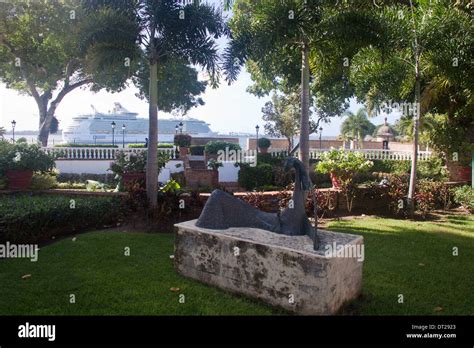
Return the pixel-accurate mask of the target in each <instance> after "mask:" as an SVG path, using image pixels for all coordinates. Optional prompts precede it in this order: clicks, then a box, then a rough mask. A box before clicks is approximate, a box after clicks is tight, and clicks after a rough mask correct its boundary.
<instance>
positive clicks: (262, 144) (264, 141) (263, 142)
mask: <svg viewBox="0 0 474 348" xmlns="http://www.w3.org/2000/svg"><path fill="white" fill-rule="evenodd" d="M257 145H258V147H259V148H261V149H268V148H269V147H270V146H271V145H272V142H271V141H270V139H268V138H265V137H264V138H260V139H258V141H257Z"/></svg>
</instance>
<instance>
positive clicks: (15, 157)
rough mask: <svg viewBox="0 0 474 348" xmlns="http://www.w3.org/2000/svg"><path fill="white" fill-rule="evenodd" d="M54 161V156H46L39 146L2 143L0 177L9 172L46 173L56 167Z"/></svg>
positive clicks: (0, 149) (0, 145)
mask: <svg viewBox="0 0 474 348" xmlns="http://www.w3.org/2000/svg"><path fill="white" fill-rule="evenodd" d="M54 159H55V158H54V156H50V155H48V154H46V153H45V152H44V151H43V150H41V148H40V147H39V146H38V145H28V144H26V143H15V144H10V143H7V142H6V141H0V175H2V174H4V173H5V172H6V171H8V170H32V171H34V172H42V173H46V172H49V171H51V170H52V169H53V168H54V167H55V162H54Z"/></svg>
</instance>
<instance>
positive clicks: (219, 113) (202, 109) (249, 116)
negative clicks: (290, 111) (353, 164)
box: [0, 0, 396, 136]
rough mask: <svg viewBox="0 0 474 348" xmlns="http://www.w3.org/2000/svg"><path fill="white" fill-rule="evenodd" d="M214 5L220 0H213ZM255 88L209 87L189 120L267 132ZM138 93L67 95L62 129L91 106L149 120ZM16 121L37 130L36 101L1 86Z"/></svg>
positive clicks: (243, 79)
mask: <svg viewBox="0 0 474 348" xmlns="http://www.w3.org/2000/svg"><path fill="white" fill-rule="evenodd" d="M213 1H214V2H217V1H220V0H211V2H213ZM218 44H219V48H220V49H222V48H223V47H225V44H226V42H225V40H219V42H218ZM251 84H252V81H251V79H250V75H249V74H248V73H247V72H245V71H243V72H241V74H240V75H239V77H238V79H237V81H235V82H234V83H233V84H232V85H230V86H229V85H227V83H226V82H225V81H222V83H221V84H220V86H219V88H217V89H212V88H210V87H208V88H207V89H206V91H205V93H204V94H202V95H201V97H202V99H203V100H204V102H205V105H203V106H199V107H197V108H193V109H191V110H190V111H189V112H188V113H187V116H188V117H193V118H197V119H200V120H203V121H205V122H207V123H209V124H210V128H211V129H212V130H213V131H214V132H219V133H228V132H245V133H254V132H255V126H256V125H257V124H258V125H259V126H260V127H261V128H262V129H263V125H264V122H263V121H262V112H261V109H262V107H263V106H264V104H265V102H267V101H269V100H270V97H263V98H258V97H255V96H253V95H252V94H250V93H247V92H246V88H247V87H248V86H249V85H251ZM136 93H137V89H136V88H135V87H134V86H133V85H131V86H130V87H129V88H127V89H126V90H124V91H122V92H120V93H107V92H105V91H101V92H98V93H92V92H91V91H89V90H88V89H87V88H83V89H76V90H74V91H72V92H71V93H69V94H68V95H66V97H65V98H64V99H63V100H62V102H61V103H60V104H59V107H58V108H57V111H56V117H57V118H58V120H59V122H60V123H59V128H60V129H62V128H64V127H65V126H66V125H67V124H68V123H69V122H70V120H71V118H72V117H74V116H77V115H78V114H84V113H85V114H87V113H91V112H92V108H91V104H92V105H94V107H95V108H96V109H98V110H99V111H101V112H107V111H109V110H111V109H112V108H113V103H114V102H120V103H121V104H122V106H123V107H125V108H126V109H128V110H130V111H133V112H137V113H138V114H139V117H148V105H147V103H146V100H141V99H139V98H137V97H136V96H135V94H136ZM360 107H362V105H360V104H357V103H356V102H355V101H354V100H351V101H350V108H349V110H350V111H352V112H356V111H357V110H358V109H359V108H360ZM158 117H159V118H170V117H172V115H171V114H167V113H164V112H159V113H158ZM13 119H14V120H15V121H16V128H15V129H16V130H37V129H38V123H39V116H38V109H37V106H36V103H35V101H34V99H33V97H30V96H26V95H20V94H19V93H18V92H17V91H15V90H10V89H7V88H6V87H5V85H3V84H1V83H0V126H2V127H5V128H6V129H7V130H10V129H11V121H12V120H13ZM395 119H396V117H395V116H389V123H393V122H394V121H395ZM383 120H384V116H383V115H381V116H378V117H375V118H372V119H371V122H372V123H374V124H376V125H377V124H381V123H383ZM342 121H343V118H342V117H334V118H332V119H331V122H330V123H329V124H323V125H322V126H323V136H337V135H338V134H339V129H340V126H341V123H342Z"/></svg>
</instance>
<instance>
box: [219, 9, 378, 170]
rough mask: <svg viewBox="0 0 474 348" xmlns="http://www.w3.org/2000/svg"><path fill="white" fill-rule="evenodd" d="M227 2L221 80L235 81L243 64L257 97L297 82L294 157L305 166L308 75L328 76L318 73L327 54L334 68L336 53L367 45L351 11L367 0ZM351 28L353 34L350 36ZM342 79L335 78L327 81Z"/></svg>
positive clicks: (365, 34)
mask: <svg viewBox="0 0 474 348" xmlns="http://www.w3.org/2000/svg"><path fill="white" fill-rule="evenodd" d="M232 2H233V3H234V17H233V18H232V20H231V22H230V27H231V31H232V40H231V42H230V45H229V46H228V48H227V49H226V52H225V58H226V59H225V70H226V72H227V79H228V81H233V80H235V79H236V77H237V75H238V73H239V71H240V69H241V66H242V65H244V64H246V65H247V69H248V70H249V71H250V73H251V75H252V79H253V80H254V82H256V84H257V85H258V86H257V87H255V88H254V89H250V90H251V91H252V93H255V94H257V95H260V96H261V95H264V94H266V93H268V92H269V90H272V89H273V90H275V89H276V90H278V89H280V88H282V91H283V92H287V91H288V89H294V88H295V87H296V86H298V85H299V86H300V90H301V95H300V103H301V116H300V125H299V126H300V132H299V133H300V140H299V147H300V151H299V157H300V160H301V161H302V162H303V164H304V165H305V168H306V169H307V170H308V168H309V134H310V131H311V130H310V120H309V117H310V104H311V100H312V96H311V95H310V80H311V81H315V80H318V81H320V80H321V79H324V78H327V76H326V75H331V74H327V72H325V73H326V74H325V73H322V71H323V70H324V66H327V65H328V62H329V60H330V58H329V57H331V58H333V59H331V62H330V63H331V64H334V65H335V66H336V65H337V66H338V67H339V68H338V69H340V66H341V64H340V61H341V59H342V57H345V58H347V57H351V54H352V53H351V52H352V50H353V49H354V47H356V46H360V45H362V46H363V45H365V44H367V40H368V38H369V37H370V35H368V33H369V32H370V30H372V29H371V27H370V25H368V23H369V21H368V20H361V18H362V11H360V12H357V11H359V10H360V9H362V8H364V9H365V8H369V6H367V4H366V3H367V1H365V2H363V1H357V6H353V3H351V4H350V5H349V4H347V3H346V2H343V1H322V0H312V1H300V0H282V1H275V0H260V1H245V0H241V1H235V2H234V1H227V2H226V3H227V4H229V3H232ZM372 7H373V6H370V8H372ZM364 18H366V17H364ZM360 28H363V30H360ZM368 29H370V30H368ZM355 32H357V35H354V33H355ZM348 37H350V39H348ZM342 42H344V43H343V44H342ZM342 52H344V54H343V55H342V56H341V55H340V54H341V53H342ZM336 55H337V58H336V59H334V58H335V56H336ZM347 59H348V58H347ZM335 61H337V63H334V62H335ZM331 66H332V65H331ZM337 71H338V72H339V70H337ZM318 74H319V75H318ZM321 75H324V76H321ZM339 77H340V76H339ZM342 80H343V79H341V78H339V79H338V80H337V82H334V84H332V86H333V87H334V85H336V84H338V83H341V81H342ZM346 89H347V88H346ZM332 92H334V91H332ZM313 94H314V93H313ZM333 94H334V93H333ZM326 99H330V98H326ZM331 99H333V100H334V98H331ZM325 102H327V100H325ZM327 104H331V103H327ZM334 104H335V103H334ZM338 104H339V103H338Z"/></svg>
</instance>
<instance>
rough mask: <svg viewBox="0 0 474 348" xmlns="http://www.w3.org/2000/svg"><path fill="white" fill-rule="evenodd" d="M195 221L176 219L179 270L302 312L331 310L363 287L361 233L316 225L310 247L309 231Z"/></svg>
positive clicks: (354, 295) (353, 297)
mask: <svg viewBox="0 0 474 348" xmlns="http://www.w3.org/2000/svg"><path fill="white" fill-rule="evenodd" d="M195 223H196V220H191V221H186V222H182V223H178V224H176V225H175V258H174V260H175V266H176V269H177V271H178V272H179V273H180V274H182V275H183V276H186V277H189V278H192V279H196V280H198V281H201V282H203V283H207V284H211V285H214V286H217V287H219V288H221V289H224V290H227V291H230V292H232V293H237V294H242V295H245V296H249V297H252V298H256V299H259V300H262V301H264V302H266V303H268V304H270V305H273V306H278V307H281V308H284V309H286V310H289V311H293V312H295V313H298V314H303V315H332V314H335V313H337V312H338V311H339V309H340V308H341V307H342V306H343V305H344V304H345V303H346V302H349V301H351V300H353V299H355V298H357V297H358V295H359V294H360V292H361V289H362V266H363V255H364V254H363V252H364V249H363V237H361V236H357V235H352V234H346V233H336V232H330V231H324V230H319V231H318V233H319V238H320V247H319V249H318V250H316V251H314V250H313V242H312V240H311V239H310V238H309V237H307V236H291V237H290V236H285V235H280V234H276V233H272V232H269V231H265V230H260V229H254V228H229V229H226V230H210V229H205V228H199V227H196V225H195ZM331 252H337V253H336V254H331ZM361 252H362V254H361ZM334 256H335V257H334Z"/></svg>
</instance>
